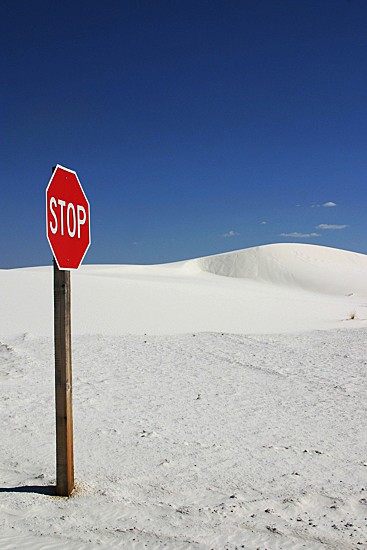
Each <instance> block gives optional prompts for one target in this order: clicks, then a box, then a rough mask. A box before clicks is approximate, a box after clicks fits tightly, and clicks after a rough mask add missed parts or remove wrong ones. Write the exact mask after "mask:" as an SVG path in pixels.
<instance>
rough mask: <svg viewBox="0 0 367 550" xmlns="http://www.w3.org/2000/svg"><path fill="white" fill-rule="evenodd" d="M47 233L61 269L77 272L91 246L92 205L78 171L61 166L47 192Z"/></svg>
mask: <svg viewBox="0 0 367 550" xmlns="http://www.w3.org/2000/svg"><path fill="white" fill-rule="evenodd" d="M46 232H47V239H48V242H49V243H50V247H51V250H52V252H53V254H54V256H55V259H56V262H57V265H58V266H59V269H78V267H79V266H80V264H81V262H82V260H83V258H84V256H85V254H86V252H87V250H88V248H89V245H90V216H89V202H88V200H87V197H86V196H85V194H84V191H83V188H82V186H81V184H80V181H79V179H78V176H77V175H76V172H74V171H73V170H69V169H68V168H64V167H63V166H60V165H59V164H58V165H57V166H56V168H55V170H54V172H53V174H52V176H51V179H50V181H49V184H48V186H47V189H46Z"/></svg>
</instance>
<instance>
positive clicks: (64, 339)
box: [53, 258, 74, 496]
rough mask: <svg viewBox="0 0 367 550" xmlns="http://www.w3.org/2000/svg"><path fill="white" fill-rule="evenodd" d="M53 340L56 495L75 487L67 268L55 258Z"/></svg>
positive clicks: (65, 494) (64, 493)
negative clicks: (63, 269)
mask: <svg viewBox="0 0 367 550" xmlns="http://www.w3.org/2000/svg"><path fill="white" fill-rule="evenodd" d="M53 263H54V339H55V404H56V494H57V495H60V496H69V495H70V494H71V493H72V491H73V489H74V451H73V403H72V389H73V387H72V369H71V281H70V271H62V270H61V269H59V268H58V265H57V263H56V260H55V258H54V261H53Z"/></svg>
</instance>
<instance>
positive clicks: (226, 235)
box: [222, 229, 239, 237]
mask: <svg viewBox="0 0 367 550" xmlns="http://www.w3.org/2000/svg"><path fill="white" fill-rule="evenodd" d="M238 235H239V233H237V231H234V230H233V229H231V230H230V231H228V233H223V235H222V237H237V236H238Z"/></svg>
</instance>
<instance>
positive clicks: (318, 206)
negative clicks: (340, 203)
mask: <svg viewBox="0 0 367 550" xmlns="http://www.w3.org/2000/svg"><path fill="white" fill-rule="evenodd" d="M321 206H323V207H324V208H332V207H333V206H336V202H332V201H328V202H324V203H323V204H311V208H320V207H321Z"/></svg>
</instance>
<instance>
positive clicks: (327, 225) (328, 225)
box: [316, 223, 348, 229]
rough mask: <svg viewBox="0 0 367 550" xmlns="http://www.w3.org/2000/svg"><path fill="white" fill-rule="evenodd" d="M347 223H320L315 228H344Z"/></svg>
mask: <svg viewBox="0 0 367 550" xmlns="http://www.w3.org/2000/svg"><path fill="white" fill-rule="evenodd" d="M346 227H348V226H347V225H331V224H328V223H320V225H318V226H317V227H316V229H345V228H346Z"/></svg>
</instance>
